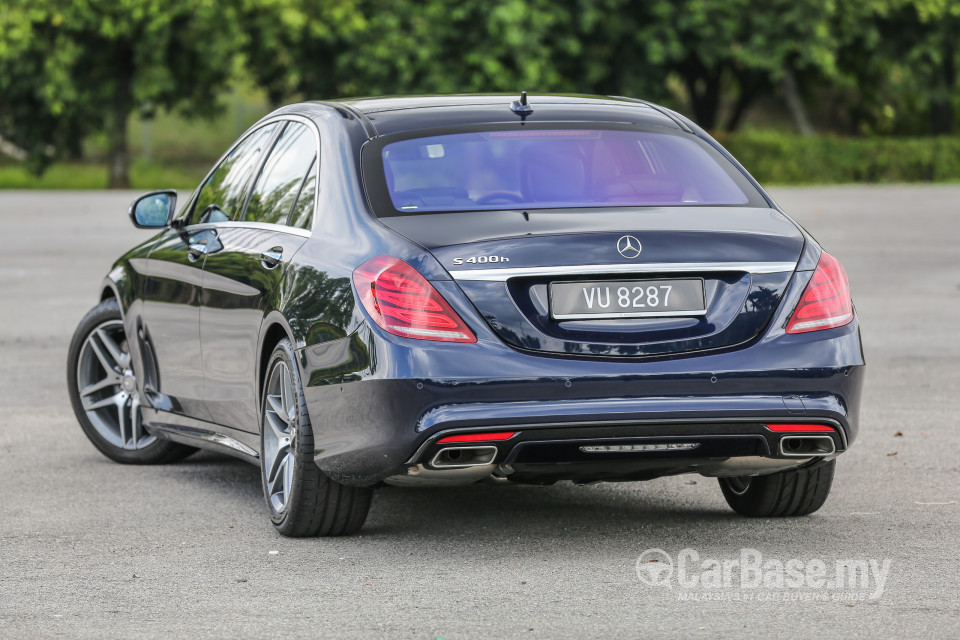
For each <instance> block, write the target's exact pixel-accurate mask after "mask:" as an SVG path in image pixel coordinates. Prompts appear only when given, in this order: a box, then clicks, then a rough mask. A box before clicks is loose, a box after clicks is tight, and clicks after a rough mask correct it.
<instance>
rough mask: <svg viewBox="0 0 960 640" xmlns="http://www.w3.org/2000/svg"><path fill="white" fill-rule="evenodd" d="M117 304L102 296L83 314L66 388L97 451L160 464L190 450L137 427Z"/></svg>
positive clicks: (135, 395)
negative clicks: (101, 300)
mask: <svg viewBox="0 0 960 640" xmlns="http://www.w3.org/2000/svg"><path fill="white" fill-rule="evenodd" d="M140 375H142V374H141V372H139V371H135V363H134V362H133V359H132V358H131V357H130V349H129V346H128V342H127V336H126V332H125V331H124V326H123V315H122V314H121V313H120V304H119V303H118V302H117V301H116V299H114V298H109V299H107V300H104V301H103V302H101V303H100V304H98V305H97V306H95V307H94V308H93V309H91V310H90V311H89V312H87V315H85V316H84V317H83V320H81V321H80V324H79V326H77V330H76V331H75V332H74V334H73V340H71V342H70V349H69V350H68V351H67V390H68V391H69V393H70V403H71V404H72V405H73V412H74V413H75V414H76V416H77V421H78V422H79V423H80V427H81V428H82V429H83V432H84V433H85V434H86V435H87V438H88V439H89V440H90V442H92V443H93V445H94V446H95V447H96V448H97V449H99V450H100V452H101V453H102V454H103V455H105V456H107V457H108V458H110V459H111V460H114V461H116V462H121V463H124V464H163V463H166V462H175V461H177V460H181V459H183V458H186V457H187V456H189V455H190V454H192V453H194V452H195V451H196V449H195V448H193V447H188V446H186V445H183V444H179V443H176V442H170V441H169V440H164V439H162V438H158V437H157V436H154V435H153V434H151V433H149V432H147V431H146V429H144V427H143V419H142V417H141V413H140V402H141V398H140V391H139V388H138V385H137V378H138V376H140Z"/></svg>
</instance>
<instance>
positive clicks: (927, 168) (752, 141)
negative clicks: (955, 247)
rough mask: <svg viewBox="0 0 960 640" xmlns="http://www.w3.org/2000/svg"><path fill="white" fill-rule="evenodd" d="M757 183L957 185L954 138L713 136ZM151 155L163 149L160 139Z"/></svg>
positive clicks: (176, 163)
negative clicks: (948, 183)
mask: <svg viewBox="0 0 960 640" xmlns="http://www.w3.org/2000/svg"><path fill="white" fill-rule="evenodd" d="M718 139H719V141H720V142H721V143H722V144H723V145H724V146H725V147H726V148H727V149H729V150H730V153H732V154H733V155H734V156H735V157H736V158H737V159H738V160H739V161H740V162H741V163H743V166H745V167H746V168H747V170H748V171H750V173H752V174H753V175H754V177H756V178H757V180H759V181H760V182H761V183H763V184H783V185H788V184H837V183H849V182H950V181H960V137H946V136H944V137H931V138H837V137H830V136H815V137H810V138H802V137H800V136H793V135H783V134H777V133H745V134H735V135H727V136H718ZM156 146H157V147H158V149H157V152H158V153H157V155H158V156H160V155H162V154H161V153H159V152H160V151H162V149H159V147H161V146H162V144H161V142H160V141H159V140H158V142H157V145H156ZM215 161H216V158H214V157H210V158H208V159H202V158H200V157H199V156H198V157H196V158H191V160H190V161H189V162H187V161H184V160H173V159H167V160H160V159H157V160H154V161H153V162H145V161H143V160H140V159H138V160H135V161H134V163H133V166H132V167H131V171H130V177H131V181H132V182H133V188H134V189H141V190H146V189H161V188H168V187H171V188H179V189H188V190H189V189H193V188H194V187H196V185H197V183H198V182H199V181H200V180H201V179H202V177H203V175H204V173H206V171H207V169H208V168H209V167H210V166H212V165H213V163H214V162H215ZM106 184H107V169H106V166H105V164H103V163H102V162H88V163H76V164H58V165H54V166H53V167H51V168H50V170H49V171H48V172H47V173H46V174H44V175H43V176H42V177H39V178H38V177H36V176H33V175H31V174H29V173H28V172H27V171H26V169H25V168H24V167H22V166H20V165H16V164H2V163H0V189H4V188H6V189H11V188H12V189H102V188H103V187H104V186H105V185H106Z"/></svg>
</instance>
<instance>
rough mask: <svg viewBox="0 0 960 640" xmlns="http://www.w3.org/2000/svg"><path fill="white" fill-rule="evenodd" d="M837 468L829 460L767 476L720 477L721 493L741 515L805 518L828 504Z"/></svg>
mask: <svg viewBox="0 0 960 640" xmlns="http://www.w3.org/2000/svg"><path fill="white" fill-rule="evenodd" d="M836 465H837V461H836V460H829V461H827V462H819V463H817V464H814V465H812V466H809V467H801V468H799V469H791V470H790V471H781V472H779V473H771V474H770V475H765V476H754V477H748V476H744V477H735V478H719V480H720V490H721V491H723V497H724V498H726V499H727V504H729V505H730V507H731V508H732V509H733V510H734V511H736V512H737V513H739V514H740V515H744V516H750V517H755V518H769V517H789V516H805V515H807V514H810V513H813V512H814V511H816V510H817V509H819V508H820V507H822V506H823V503H824V502H826V501H827V496H828V495H830V487H831V486H832V485H833V473H834V469H835V468H836Z"/></svg>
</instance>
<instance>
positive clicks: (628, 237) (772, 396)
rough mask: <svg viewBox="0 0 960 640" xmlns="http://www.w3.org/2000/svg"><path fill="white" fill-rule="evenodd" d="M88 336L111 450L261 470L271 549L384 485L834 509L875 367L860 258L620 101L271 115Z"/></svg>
mask: <svg viewBox="0 0 960 640" xmlns="http://www.w3.org/2000/svg"><path fill="white" fill-rule="evenodd" d="M176 200H177V197H176V193H175V192H173V191H160V192H153V193H149V194H146V195H144V196H141V197H140V198H138V199H137V200H136V201H135V202H134V203H133V205H132V207H131V209H130V216H131V218H132V220H133V223H134V224H135V225H136V226H138V227H143V228H153V229H155V230H156V232H157V233H156V235H153V236H152V237H151V238H150V239H148V240H146V241H145V242H143V243H142V244H141V245H139V246H137V247H135V248H134V249H132V250H131V251H129V252H128V253H127V254H126V255H124V256H122V257H121V258H120V259H119V260H118V261H117V262H116V264H115V265H114V267H113V269H112V270H111V271H110V273H109V274H108V275H107V277H106V279H105V280H104V282H103V284H102V286H101V289H100V300H101V301H100V304H98V305H97V306H96V307H94V308H93V309H92V310H91V311H90V312H89V313H88V314H87V315H86V317H84V319H83V320H82V321H81V322H80V325H79V327H78V329H77V332H76V334H75V336H74V339H73V341H72V343H71V347H70V351H69V356H68V366H67V377H68V383H69V391H70V394H71V399H72V402H73V407H74V409H75V411H76V414H77V418H78V420H79V422H80V425H81V426H82V427H83V429H84V431H85V432H86V434H87V436H88V437H89V438H90V440H91V441H92V442H93V444H94V445H95V446H96V447H97V448H98V449H100V451H102V452H103V453H104V454H105V455H107V456H108V457H110V458H112V459H114V460H116V461H118V462H124V463H133V464H152V463H161V462H169V461H174V460H177V459H180V458H182V457H184V456H186V455H189V454H190V453H192V452H193V451H195V450H196V448H197V447H201V448H214V449H217V450H220V451H224V452H227V453H230V454H233V455H236V456H239V457H240V458H243V459H245V460H248V461H250V462H252V463H254V464H258V465H259V466H260V468H261V470H262V476H263V490H264V495H265V498H266V503H267V506H268V508H269V513H270V516H271V519H272V522H273V524H274V526H275V527H276V528H277V530H278V531H279V532H280V533H281V534H283V535H288V536H311V535H343V534H349V533H353V532H356V531H357V530H359V529H360V527H361V526H362V524H363V522H364V519H365V518H366V515H367V512H368V510H369V507H370V501H371V497H372V494H373V490H374V489H375V488H376V487H377V486H381V485H382V484H384V483H385V484H390V485H456V484H464V483H473V482H478V481H482V480H486V481H490V482H492V483H526V484H549V483H553V482H557V481H561V480H571V481H573V482H576V483H588V482H597V481H631V480H648V479H651V478H657V477H660V476H665V475H672V474H680V473H698V474H702V475H705V476H715V477H717V478H719V482H720V488H721V490H722V492H723V495H724V497H725V498H726V500H727V502H728V503H729V504H730V506H731V507H732V508H733V509H734V510H735V511H737V512H739V513H741V514H744V515H748V516H794V515H803V514H807V513H811V512H813V511H816V510H817V509H818V508H819V507H820V506H821V505H822V504H823V503H824V501H825V500H826V498H827V494H828V493H829V491H830V486H831V482H832V479H833V473H834V467H835V459H836V458H837V456H838V455H839V454H840V453H842V452H843V451H845V450H846V449H847V448H848V447H849V446H850V445H851V444H852V443H853V441H854V439H855V438H856V435H857V422H858V414H859V405H860V389H861V384H862V381H863V371H864V358H863V352H862V349H861V343H860V337H859V326H858V321H857V316H856V314H855V312H854V309H853V304H852V302H851V298H850V290H849V285H848V282H847V277H846V274H845V272H844V269H843V267H842V266H841V264H840V262H838V261H837V259H836V258H834V257H833V256H831V255H830V254H828V253H827V252H825V251H823V250H822V249H821V247H820V245H818V244H817V242H816V241H815V240H814V239H813V238H812V237H810V235H808V234H807V233H806V232H805V231H804V230H803V229H802V228H801V227H800V226H799V225H798V224H797V223H795V222H794V221H793V220H791V219H790V218H789V217H788V216H787V215H786V214H785V213H783V212H782V211H781V210H780V209H779V207H778V206H777V205H776V203H775V202H774V201H773V200H772V199H771V198H770V197H769V196H768V195H767V194H766V193H764V191H763V189H761V188H760V186H759V185H758V184H757V183H756V181H754V180H753V178H751V176H750V175H749V174H748V173H747V172H746V171H745V170H744V168H743V167H741V166H740V165H739V164H738V163H737V162H736V160H734V159H733V158H732V157H731V156H730V154H729V153H727V152H726V151H725V150H724V149H723V148H722V147H721V146H720V145H719V144H718V143H717V142H716V141H715V140H713V139H712V138H711V137H710V136H709V135H708V134H707V133H706V132H704V131H703V130H702V129H700V128H699V127H697V126H696V125H695V124H694V123H692V122H690V121H689V120H688V119H686V118H684V117H683V116H681V115H679V114H677V113H675V112H672V111H670V110H667V109H664V108H661V107H659V106H656V105H653V104H650V103H647V102H643V101H640V100H633V99H628V98H607V97H586V96H557V95H539V96H532V97H530V98H529V99H528V98H527V96H526V94H523V95H522V96H520V97H519V98H517V97H516V96H502V95H483V96H425V97H409V98H371V99H357V100H347V101H339V102H309V103H303V104H296V105H291V106H287V107H284V108H281V109H279V110H277V111H275V112H274V113H272V114H270V115H269V116H267V117H265V118H263V119H262V120H261V121H260V122H258V123H257V124H256V125H254V126H253V127H252V128H251V129H250V130H249V131H248V132H246V133H245V134H244V135H243V136H242V137H241V138H240V139H239V140H238V141H237V142H236V144H234V146H233V147H232V148H230V149H229V150H228V151H227V153H226V154H225V155H224V156H223V158H222V159H221V160H220V161H219V162H218V163H217V165H216V166H215V167H214V168H213V169H212V170H211V171H210V173H209V174H208V175H207V177H206V178H205V179H204V181H203V183H202V184H201V185H200V186H199V187H198V188H197V190H196V191H195V192H194V193H193V194H192V195H191V196H190V198H189V199H188V200H187V201H186V203H185V204H183V206H182V207H180V208H179V210H178V209H177V208H176V206H175V205H176Z"/></svg>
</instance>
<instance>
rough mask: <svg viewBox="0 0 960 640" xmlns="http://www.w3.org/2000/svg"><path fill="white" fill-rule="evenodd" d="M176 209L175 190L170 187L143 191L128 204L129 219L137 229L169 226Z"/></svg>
mask: <svg viewBox="0 0 960 640" xmlns="http://www.w3.org/2000/svg"><path fill="white" fill-rule="evenodd" d="M176 211H177V192H176V191H174V190H172V189H165V190H163V191H151V192H150V193H145V194H143V195H142V196H140V197H139V198H137V199H136V200H134V201H133V204H132V205H130V221H131V222H133V226H135V227H137V228H138V229H160V228H162V227H166V226H169V224H170V221H171V220H172V219H173V215H174V213H176Z"/></svg>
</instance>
